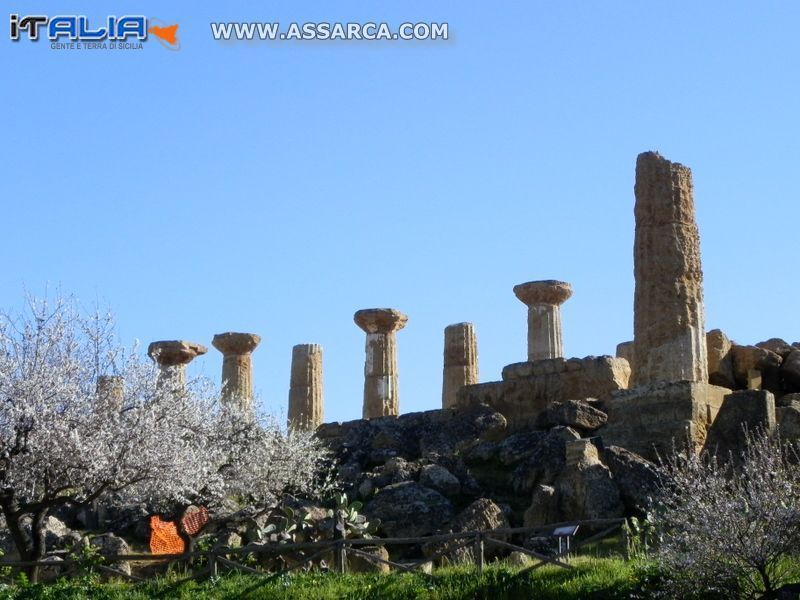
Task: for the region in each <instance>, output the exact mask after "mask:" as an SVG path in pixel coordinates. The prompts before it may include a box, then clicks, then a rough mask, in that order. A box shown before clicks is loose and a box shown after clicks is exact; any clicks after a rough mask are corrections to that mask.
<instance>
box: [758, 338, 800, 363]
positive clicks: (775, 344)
mask: <svg viewBox="0 0 800 600" xmlns="http://www.w3.org/2000/svg"><path fill="white" fill-rule="evenodd" d="M756 347H757V348H764V349H765V350H769V351H771V352H774V353H775V354H778V355H779V356H780V357H781V358H786V355H787V354H789V353H790V352H791V351H792V350H793V348H792V345H791V344H789V343H788V342H786V341H785V340H782V339H781V338H770V339H768V340H767V341H765V342H758V343H757V344H756Z"/></svg>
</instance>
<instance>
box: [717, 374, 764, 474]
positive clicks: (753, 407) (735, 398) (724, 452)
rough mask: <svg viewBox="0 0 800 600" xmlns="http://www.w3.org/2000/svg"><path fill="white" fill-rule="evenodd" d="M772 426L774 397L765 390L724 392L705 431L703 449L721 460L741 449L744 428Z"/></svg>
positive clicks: (743, 445) (745, 431)
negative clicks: (712, 420) (709, 426)
mask: <svg viewBox="0 0 800 600" xmlns="http://www.w3.org/2000/svg"><path fill="white" fill-rule="evenodd" d="M757 429H762V430H766V431H769V432H771V431H773V430H774V429H775V397H774V396H773V395H772V394H771V393H770V392H768V391H766V390H742V391H738V392H734V393H733V394H728V395H727V396H725V399H724V401H723V403H722V406H721V408H720V410H719V414H718V415H717V418H716V419H715V420H714V423H713V424H712V425H711V428H710V429H709V431H708V439H707V441H706V450H708V451H709V452H712V453H714V454H716V455H717V456H719V457H720V458H723V459H725V458H726V457H728V456H729V455H730V454H733V456H734V458H737V457H738V456H739V455H740V454H741V452H742V451H743V450H744V447H745V441H746V435H747V431H750V432H753V431H755V430H757Z"/></svg>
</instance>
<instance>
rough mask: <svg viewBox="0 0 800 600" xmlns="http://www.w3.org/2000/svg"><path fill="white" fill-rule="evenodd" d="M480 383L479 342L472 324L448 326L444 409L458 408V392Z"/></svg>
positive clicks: (445, 332) (445, 347) (445, 339)
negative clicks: (466, 386)
mask: <svg viewBox="0 0 800 600" xmlns="http://www.w3.org/2000/svg"><path fill="white" fill-rule="evenodd" d="M473 383H478V342H477V339H476V337H475V327H474V326H473V325H472V323H456V324H455V325H448V326H447V327H445V330H444V369H443V374H442V408H452V407H455V406H456V396H457V394H458V390H460V389H461V388H462V387H464V386H465V385H471V384H473Z"/></svg>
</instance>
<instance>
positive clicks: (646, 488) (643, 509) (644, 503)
mask: <svg viewBox="0 0 800 600" xmlns="http://www.w3.org/2000/svg"><path fill="white" fill-rule="evenodd" d="M603 462H604V463H605V465H606V466H607V467H608V468H609V470H610V471H611V476H612V477H613V478H614V482H615V483H616V484H617V488H619V494H620V497H621V498H622V502H623V504H624V505H625V509H626V511H627V512H628V513H633V514H636V515H639V516H644V515H645V514H646V513H647V510H648V509H649V508H650V505H651V503H652V499H653V498H654V497H655V496H656V494H657V493H658V482H659V476H658V470H657V469H656V466H655V465H654V464H653V463H651V462H650V461H649V460H647V459H645V458H642V457H641V456H639V455H638V454H636V453H634V452H630V451H628V450H625V448H620V447H619V446H608V447H607V448H605V449H604V450H603Z"/></svg>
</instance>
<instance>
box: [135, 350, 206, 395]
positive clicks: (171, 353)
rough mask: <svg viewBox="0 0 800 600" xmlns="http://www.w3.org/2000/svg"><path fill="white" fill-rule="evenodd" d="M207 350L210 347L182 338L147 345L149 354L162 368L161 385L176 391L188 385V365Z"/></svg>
mask: <svg viewBox="0 0 800 600" xmlns="http://www.w3.org/2000/svg"><path fill="white" fill-rule="evenodd" d="M206 352H208V349H207V348H206V347H205V346H203V345H201V344H195V343H194V342H184V341H180V340H165V341H160V342H153V343H152V344H150V345H149V346H148V347H147V355H148V356H149V357H150V358H152V359H153V360H154V361H156V363H158V366H159V368H160V369H161V371H160V373H159V375H158V385H159V387H166V388H172V389H173V390H174V391H177V390H179V389H181V388H183V387H184V386H185V385H186V365H188V364H189V363H190V362H192V361H193V360H194V359H195V358H196V357H198V356H200V355H201V354H205V353H206Z"/></svg>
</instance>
